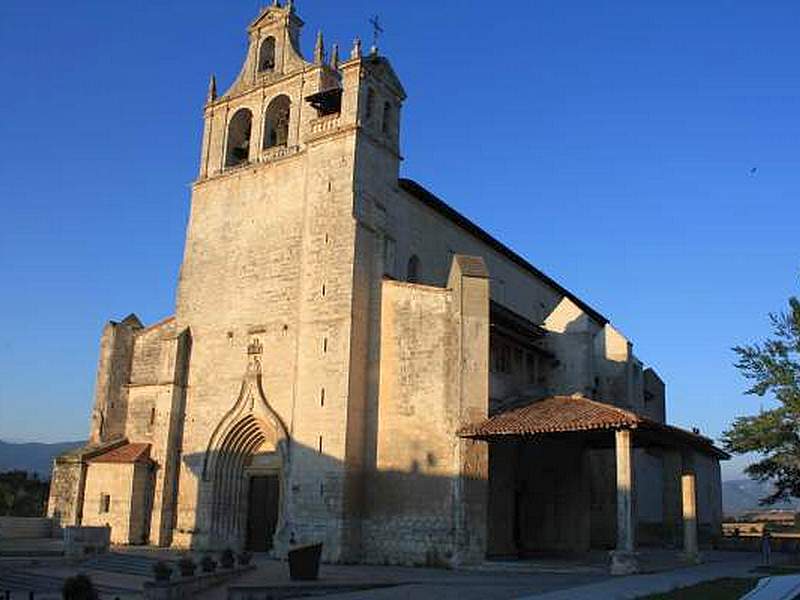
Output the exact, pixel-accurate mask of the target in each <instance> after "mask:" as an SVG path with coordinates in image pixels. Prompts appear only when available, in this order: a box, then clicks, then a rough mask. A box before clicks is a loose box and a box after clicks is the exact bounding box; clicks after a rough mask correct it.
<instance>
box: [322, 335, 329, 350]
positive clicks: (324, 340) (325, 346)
mask: <svg viewBox="0 0 800 600" xmlns="http://www.w3.org/2000/svg"><path fill="white" fill-rule="evenodd" d="M327 351H328V338H322V352H323V353H324V352H327Z"/></svg>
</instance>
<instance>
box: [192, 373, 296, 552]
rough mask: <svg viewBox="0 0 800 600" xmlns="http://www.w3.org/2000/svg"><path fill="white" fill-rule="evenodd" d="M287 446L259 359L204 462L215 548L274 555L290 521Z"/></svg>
mask: <svg viewBox="0 0 800 600" xmlns="http://www.w3.org/2000/svg"><path fill="white" fill-rule="evenodd" d="M288 442H289V436H288V431H287V429H286V426H285V425H284V423H283V421H282V420H281V418H280V416H278V414H277V413H276V412H275V411H274V410H273V409H272V407H271V406H270V405H269V403H268V402H267V398H266V396H265V394H264V391H263V389H262V387H261V368H260V363H259V361H258V358H253V359H252V362H251V363H250V366H249V367H248V370H247V373H246V375H245V378H244V381H243V383H242V387H241V390H240V393H239V398H238V399H237V401H236V403H235V404H234V406H233V408H231V410H229V411H228V413H227V414H226V415H225V416H224V417H223V418H222V420H221V421H220V423H219V424H218V425H217V427H216V429H215V430H214V433H213V434H212V435H211V439H210V441H209V444H208V448H207V449H206V453H205V458H204V461H203V481H204V483H205V485H206V487H207V489H208V492H209V497H210V501H211V506H210V509H211V510H210V515H209V516H210V523H209V534H210V539H211V543H212V545H218V546H220V547H222V546H228V545H232V544H235V545H237V546H239V547H246V548H248V549H250V550H254V551H260V552H264V551H269V550H271V549H272V547H273V539H274V538H275V536H276V534H278V535H280V534H281V532H282V531H283V530H284V529H285V523H286V520H287V511H286V510H285V505H286V497H285V496H286V495H285V493H284V490H285V488H286V486H285V481H286V480H287V477H288V468H289V443H288ZM209 488H210V489H209Z"/></svg>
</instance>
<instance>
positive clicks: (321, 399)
mask: <svg viewBox="0 0 800 600" xmlns="http://www.w3.org/2000/svg"><path fill="white" fill-rule="evenodd" d="M319 405H320V406H325V388H322V389H321V390H320V392H319Z"/></svg>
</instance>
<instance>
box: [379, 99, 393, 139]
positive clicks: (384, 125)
mask: <svg viewBox="0 0 800 600" xmlns="http://www.w3.org/2000/svg"><path fill="white" fill-rule="evenodd" d="M381 130H382V131H383V133H389V132H391V130H392V105H391V104H389V103H388V102H384V103H383V121H381Z"/></svg>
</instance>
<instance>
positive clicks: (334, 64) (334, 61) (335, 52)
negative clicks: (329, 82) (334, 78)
mask: <svg viewBox="0 0 800 600" xmlns="http://www.w3.org/2000/svg"><path fill="white" fill-rule="evenodd" d="M331 69H333V70H334V71H336V70H338V69H339V44H334V45H333V46H331Z"/></svg>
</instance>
